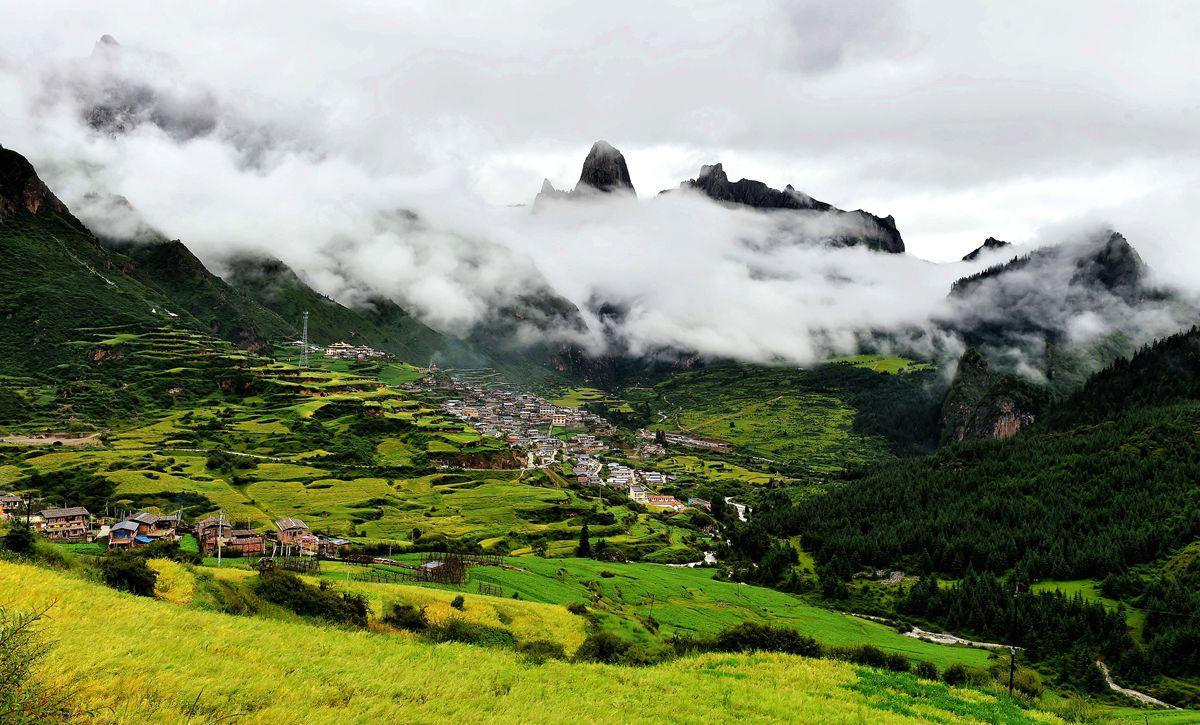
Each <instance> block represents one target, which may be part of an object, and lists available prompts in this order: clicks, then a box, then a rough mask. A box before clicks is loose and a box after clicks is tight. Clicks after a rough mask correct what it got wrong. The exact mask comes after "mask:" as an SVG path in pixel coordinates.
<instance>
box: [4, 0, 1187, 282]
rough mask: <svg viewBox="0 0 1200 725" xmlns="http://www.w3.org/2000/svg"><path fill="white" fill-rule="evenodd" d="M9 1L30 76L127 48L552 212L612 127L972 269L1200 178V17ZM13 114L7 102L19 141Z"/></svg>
mask: <svg viewBox="0 0 1200 725" xmlns="http://www.w3.org/2000/svg"><path fill="white" fill-rule="evenodd" d="M0 9H2V10H3V17H4V18H5V22H4V23H2V24H0V49H2V51H0V52H2V53H3V56H2V57H3V59H4V62H5V63H7V64H9V66H10V68H11V67H17V68H20V67H22V66H26V67H31V68H32V67H36V66H38V65H41V64H44V63H46V62H47V61H48V60H52V59H63V60H65V59H69V58H73V57H80V56H85V55H87V54H88V53H89V52H90V50H91V47H92V45H93V43H94V42H95V41H96V39H97V38H98V37H99V35H100V34H101V33H111V34H112V35H114V36H115V37H116V38H117V39H118V40H119V41H120V42H121V43H122V44H123V45H125V46H134V47H138V48H141V49H146V50H150V51H155V52H160V53H162V54H164V56H166V57H169V58H171V59H172V60H173V62H174V63H177V64H178V66H179V68H180V72H181V74H185V75H186V76H187V77H189V78H191V79H193V80H195V81H197V82H200V83H203V84H206V85H208V86H211V87H213V88H216V89H219V91H220V93H222V94H226V96H227V97H230V98H237V99H239V103H241V104H243V106H244V107H243V109H242V110H243V112H246V113H253V114H258V115H260V116H262V117H267V118H272V119H273V120H274V121H277V122H278V123H279V124H281V125H284V126H290V127H293V128H295V129H297V130H298V131H299V132H302V133H304V134H307V135H308V137H310V138H311V139H313V140H314V142H315V143H319V144H320V145H321V146H322V150H323V151H324V152H327V153H330V154H336V155H344V156H345V157H347V158H348V159H350V160H352V161H353V163H356V164H360V165H362V166H364V167H365V168H366V169H368V171H370V172H380V173H393V172H396V171H397V170H402V171H403V173H405V174H408V175H414V174H416V175H421V174H432V175H433V176H435V177H436V178H437V179H438V180H439V183H443V184H446V185H451V184H461V187H462V189H463V191H464V193H470V194H475V195H478V196H480V197H481V198H483V199H485V200H486V201H488V202H490V203H494V204H497V205H503V204H513V203H526V202H528V201H529V199H530V197H531V196H532V195H533V194H534V193H536V191H537V189H538V187H539V185H540V183H541V180H542V178H543V177H549V178H550V179H551V181H553V182H554V183H555V184H556V185H557V186H559V187H560V188H561V187H563V186H567V187H569V186H571V185H573V183H574V182H575V180H576V178H577V176H578V169H579V164H580V162H581V160H582V158H583V156H584V155H585V153H586V151H587V149H588V147H589V145H590V144H591V142H592V141H593V140H596V139H599V138H604V139H607V140H608V141H610V142H612V143H613V144H614V145H616V146H617V147H618V148H620V149H621V150H622V151H623V152H624V154H625V156H626V158H627V159H628V162H629V166H630V169H631V172H632V175H633V180H634V184H635V185H636V186H637V188H638V190H639V193H640V194H641V195H642V196H643V197H644V196H647V195H652V194H654V193H656V192H658V191H659V190H661V189H663V188H667V187H672V186H675V185H677V184H678V183H679V181H680V180H682V179H684V178H689V177H692V176H694V175H695V173H696V171H697V169H698V167H699V165H700V164H702V163H709V162H713V161H718V160H719V161H722V162H724V164H725V168H726V170H727V172H728V173H729V174H730V176H731V177H732V178H739V177H741V176H748V177H751V178H758V179H761V180H763V181H766V182H768V183H769V184H771V185H773V186H782V185H784V184H786V183H792V184H794V185H795V186H796V187H797V188H799V189H802V190H804V191H806V192H808V193H810V194H812V195H813V196H816V197H817V198H820V199H823V200H827V201H830V202H832V203H834V204H837V205H838V206H841V207H843V208H850V209H853V208H859V207H862V208H866V209H869V210H871V211H874V212H876V213H879V214H893V215H894V216H895V217H896V219H897V221H898V223H899V226H900V229H901V232H902V233H903V235H904V237H905V240H906V242H907V243H908V246H909V249H910V250H911V251H912V252H913V253H914V254H916V255H919V256H922V257H925V258H928V259H935V260H946V259H955V258H957V257H959V256H961V255H962V254H963V253H964V252H966V251H968V250H969V249H970V248H972V247H973V246H975V245H976V244H978V242H979V241H981V240H982V239H983V238H984V237H986V236H989V235H991V236H997V237H1001V238H1009V239H1014V240H1023V239H1028V238H1030V237H1031V236H1033V235H1034V234H1035V233H1036V231H1037V230H1038V229H1039V228H1042V227H1044V226H1045V225H1047V224H1053V223H1056V222H1059V221H1062V220H1065V219H1071V218H1072V217H1077V216H1081V215H1091V214H1096V213H1109V212H1111V213H1113V214H1115V215H1117V216H1118V217H1119V216H1120V215H1121V214H1122V213H1123V211H1122V210H1123V209H1128V208H1131V207H1132V208H1138V207H1139V206H1140V205H1141V204H1143V203H1155V204H1159V203H1163V200H1164V199H1169V198H1170V197H1172V196H1173V195H1178V194H1179V193H1180V192H1181V189H1183V188H1185V187H1187V186H1194V185H1196V184H1197V183H1198V177H1197V171H1196V169H1197V168H1200V166H1198V165H1197V161H1198V160H1200V133H1198V132H1197V129H1200V83H1198V82H1197V78H1196V73H1197V69H1198V68H1200V43H1197V42H1196V38H1197V37H1200V4H1194V3H1165V2H1164V3H1156V2H1144V1H1142V2H1111V1H1110V2H1097V1H1096V0H1089V1H1085V2H1053V3H1046V2H1004V3H975V2H959V1H951V2H915V3H892V2H876V1H874V0H839V1H838V2H827V3H822V2H763V1H758V2H755V1H753V0H751V1H749V2H739V3H730V2H727V1H724V0H722V1H721V2H698V1H696V0H689V2H686V3H645V2H640V1H639V2H619V1H612V2H606V3H584V2H580V3H528V4H524V3H501V2H487V3H479V2H448V1H446V0H437V1H436V2H405V3H388V2H353V1H351V0H346V1H343V2H338V3H336V4H325V5H321V4H317V3H295V2H291V1H281V2H265V3H256V4H255V5H254V6H253V9H251V7H250V6H248V5H247V4H245V3H243V2H204V3H190V2H189V3H164V2H162V1H161V0H153V1H152V2H123V3H83V2H61V1H59V0H39V2H36V3H30V2H26V1H25V0H20V1H12V0H4V2H0ZM13 113H16V111H14V110H13V109H12V108H11V106H10V107H9V109H8V110H7V111H6V110H5V109H4V108H0V131H3V130H4V126H5V125H6V123H7V122H10V121H13V120H14V119H13V118H12V114H13ZM6 115H7V116H8V118H6ZM5 135H6V136H10V138H4V139H0V143H6V144H9V145H15V144H16V143H17V141H18V140H19V139H12V138H11V133H6V134H5ZM1114 208H1116V209H1115V211H1114Z"/></svg>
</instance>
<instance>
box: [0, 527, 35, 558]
mask: <svg viewBox="0 0 1200 725" xmlns="http://www.w3.org/2000/svg"><path fill="white" fill-rule="evenodd" d="M33 539H34V536H33V530H32V529H30V528H29V527H28V526H26V525H25V524H24V522H22V523H16V522H15V521H14V523H13V524H12V526H11V527H10V528H9V529H8V533H6V534H5V535H4V549H5V550H6V551H11V552H13V553H14V554H28V553H30V552H32V551H33Z"/></svg>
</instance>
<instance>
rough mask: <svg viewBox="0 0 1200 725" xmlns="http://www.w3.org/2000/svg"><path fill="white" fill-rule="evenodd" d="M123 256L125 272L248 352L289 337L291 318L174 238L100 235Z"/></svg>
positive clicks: (291, 335)
mask: <svg viewBox="0 0 1200 725" xmlns="http://www.w3.org/2000/svg"><path fill="white" fill-rule="evenodd" d="M102 242H103V243H104V245H105V246H107V247H108V248H109V249H112V250H114V251H117V252H120V253H121V254H123V255H124V256H126V257H128V258H129V259H130V260H131V261H132V262H133V264H132V265H130V266H128V267H127V268H126V271H127V272H128V273H129V274H130V275H131V276H133V277H135V278H137V279H138V280H140V281H142V282H143V283H144V284H145V285H146V286H147V287H151V288H153V289H156V290H158V291H159V292H161V293H162V294H163V295H165V296H166V297H168V298H169V299H170V300H171V302H172V303H173V306H174V308H175V309H176V310H186V311H187V312H189V313H191V315H192V317H194V318H195V319H196V320H197V321H199V322H200V323H201V324H202V325H203V326H204V328H205V329H206V330H207V331H208V332H209V333H210V334H212V335H213V336H215V337H219V338H222V339H224V340H228V341H229V342H232V343H233V344H235V345H237V346H238V347H241V348H244V349H247V350H250V351H253V352H262V353H265V352H268V351H269V350H270V348H271V344H272V342H279V341H282V340H287V339H292V338H294V337H295V336H296V334H297V326H296V325H295V324H294V323H289V322H288V321H286V320H284V319H283V318H281V317H280V316H279V315H277V314H275V313H274V312H272V311H270V310H268V309H267V308H266V307H264V306H262V305H261V304H259V303H258V302H257V301H255V300H253V299H251V298H250V297H249V296H247V295H245V294H243V293H242V292H239V291H238V290H235V289H234V288H232V287H231V286H229V284H227V283H226V282H225V280H223V279H221V278H220V277H218V276H216V275H215V274H213V273H212V272H210V271H209V270H208V268H206V267H205V266H204V264H203V263H202V262H201V261H200V260H199V259H198V258H197V257H196V255H194V254H192V251H191V250H190V249H188V248H187V246H185V245H184V244H183V243H182V242H180V241H179V240H177V239H175V240H171V239H166V238H158V239H154V240H152V241H129V240H108V239H105V240H102Z"/></svg>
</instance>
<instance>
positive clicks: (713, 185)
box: [679, 163, 904, 253]
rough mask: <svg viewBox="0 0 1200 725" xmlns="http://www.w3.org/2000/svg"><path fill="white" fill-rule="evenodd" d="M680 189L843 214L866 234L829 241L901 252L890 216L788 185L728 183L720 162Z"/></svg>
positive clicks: (758, 205)
mask: <svg viewBox="0 0 1200 725" xmlns="http://www.w3.org/2000/svg"><path fill="white" fill-rule="evenodd" d="M679 186H680V188H683V189H695V190H696V191H699V192H700V193H702V194H704V195H705V196H707V197H708V198H710V199H712V200H714V201H718V202H721V203H723V204H736V205H738V206H748V207H751V208H754V209H761V210H764V211H771V210H777V209H784V210H795V211H818V212H828V213H831V214H837V215H844V216H845V217H846V218H847V219H849V218H851V217H855V218H857V219H856V220H857V221H859V222H861V227H862V228H864V229H865V230H867V231H866V233H863V234H853V235H845V236H842V237H839V238H837V239H830V240H829V241H830V242H832V243H834V244H838V245H842V246H853V245H856V244H865V245H866V246H867V247H869V248H870V249H875V250H879V251H884V252H892V253H901V252H903V251H904V240H903V239H902V238H901V237H900V231H899V230H898V229H896V221H895V220H894V219H892V217H890V216H888V217H877V216H875V215H874V214H871V213H869V212H865V211H862V210H861V209H859V210H855V211H842V210H841V209H838V208H837V207H835V206H833V205H832V204H827V203H825V202H823V201H819V200H817V199H814V198H813V197H811V196H809V195H808V194H805V193H804V192H802V191H799V190H797V189H796V188H795V187H793V186H792V185H791V184H788V185H787V186H785V187H784V188H783V189H773V188H771V187H769V186H767V185H766V184H764V183H763V182H761V181H755V180H754V179H738V180H737V181H735V182H730V181H729V177H728V176H727V175H726V174H725V169H724V167H723V166H721V164H719V163H716V164H706V165H704V166H701V167H700V173H699V174H698V175H697V176H696V178H694V179H688V180H687V181H684V182H683V183H682V184H680V185H679Z"/></svg>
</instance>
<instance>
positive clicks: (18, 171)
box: [0, 146, 67, 220]
mask: <svg viewBox="0 0 1200 725" xmlns="http://www.w3.org/2000/svg"><path fill="white" fill-rule="evenodd" d="M52 212H57V213H60V214H65V213H66V212H67V207H66V205H65V204H63V203H62V202H61V201H59V200H58V197H56V196H55V195H54V194H53V193H52V192H51V191H50V189H48V188H47V187H46V185H45V184H43V183H42V180H41V179H39V178H38V175H37V171H35V170H34V168H33V164H31V163H29V161H28V160H27V159H26V158H25V157H24V156H22V155H21V154H19V153H17V152H16V151H12V150H10V149H6V148H4V147H3V146H0V220H3V219H5V218H6V217H11V216H16V215H18V214H49V213H52Z"/></svg>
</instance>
